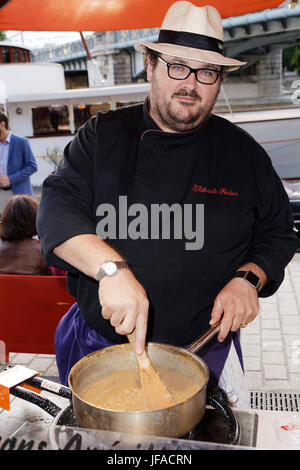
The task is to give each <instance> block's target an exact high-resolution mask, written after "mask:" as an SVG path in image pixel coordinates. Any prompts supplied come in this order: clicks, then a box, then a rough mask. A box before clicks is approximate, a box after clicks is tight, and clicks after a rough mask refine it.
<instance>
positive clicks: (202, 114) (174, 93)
mask: <svg viewBox="0 0 300 470" xmlns="http://www.w3.org/2000/svg"><path fill="white" fill-rule="evenodd" d="M161 58H162V59H163V60H165V61H166V62H169V63H180V64H183V65H187V66H189V67H191V68H194V69H197V68H210V69H211V68H215V69H216V70H220V66H217V65H212V64H206V63H203V62H197V61H194V60H184V59H179V58H178V57H171V56H167V55H165V54H161ZM147 78H148V80H149V81H150V82H151V88H150V115H151V116H152V118H153V119H154V120H155V122H156V123H157V124H158V125H159V127H161V129H163V130H165V131H166V132H184V131H189V130H192V129H195V128H196V127H199V126H200V125H201V124H203V122H205V120H206V119H207V118H208V117H209V115H210V113H211V110H212V108H213V106H214V104H215V102H216V100H217V97H218V94H219V91H220V83H221V82H220V77H219V78H218V80H217V81H216V83H214V84H213V85H204V84H202V83H199V82H198V81H197V80H196V77H195V74H194V73H191V74H190V75H189V77H188V78H186V79H185V80H174V79H172V78H170V77H169V76H168V69H167V66H166V65H165V64H163V63H161V62H160V61H159V60H158V62H157V64H156V66H155V67H153V65H152V64H151V63H150V61H149V59H148V63H147Z"/></svg>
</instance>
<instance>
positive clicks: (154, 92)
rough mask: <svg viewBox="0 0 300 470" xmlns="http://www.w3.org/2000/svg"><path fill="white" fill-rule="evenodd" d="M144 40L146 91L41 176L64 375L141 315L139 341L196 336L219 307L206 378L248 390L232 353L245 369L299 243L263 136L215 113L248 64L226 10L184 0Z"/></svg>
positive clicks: (87, 128)
mask: <svg viewBox="0 0 300 470" xmlns="http://www.w3.org/2000/svg"><path fill="white" fill-rule="evenodd" d="M135 47H136V49H137V50H139V51H142V52H144V53H145V54H146V58H145V63H146V70H147V77H148V80H149V81H150V93H149V96H148V98H147V99H146V100H145V103H143V104H138V105H135V106H130V107H123V108H120V109H118V110H115V111H109V112H108V113H104V114H102V113H99V114H97V116H95V117H93V118H91V119H90V120H88V121H87V123H86V124H85V125H84V126H83V127H82V128H81V129H79V131H78V134H77V136H76V137H75V138H74V140H73V141H72V142H71V143H70V144H69V145H68V146H67V148H66V149H65V158H64V164H63V165H62V166H61V167H60V168H59V169H58V171H57V173H56V175H51V176H50V177H48V178H47V179H46V181H45V182H44V186H43V193H42V199H41V204H40V210H39V216H38V230H39V235H40V238H41V239H42V242H43V252H44V255H45V258H46V261H47V263H48V264H49V265H54V266H57V267H59V268H62V269H66V270H68V272H69V274H68V286H69V290H70V292H71V293H72V295H73V296H74V297H75V298H76V300H77V303H76V304H75V305H74V306H73V307H72V308H71V309H70V311H69V312H68V313H67V314H66V315H65V316H64V318H63V319H62V320H61V322H60V324H59V326H58V328H57V332H56V338H55V345H56V355H57V363H58V367H59V371H60V377H61V380H62V382H63V383H66V382H67V377H68V372H69V370H70V368H71V367H72V365H73V364H74V363H75V362H77V361H78V360H79V359H80V358H81V357H83V356H85V355H86V354H88V353H90V352H92V351H94V350H97V349H101V348H102V347H106V346H109V345H112V344H116V343H122V342H125V341H126V336H125V335H126V334H128V333H130V332H131V331H133V330H134V329H135V330H136V351H137V352H138V353H140V352H141V351H142V350H143V348H144V344H145V339H146V340H148V341H156V342H162V343H170V344H174V345H179V346H187V345H188V344H190V343H192V342H193V341H194V340H195V339H197V338H198V337H200V336H201V335H202V334H203V333H204V332H205V331H206V330H207V329H208V328H209V325H212V324H214V323H216V322H217V321H218V320H219V319H221V318H222V321H221V327H220V332H219V335H218V338H215V339H214V340H212V341H211V342H210V343H209V344H207V345H206V346H205V347H204V349H203V350H201V352H200V354H201V356H202V357H203V358H204V360H205V361H206V363H207V364H208V367H209V369H210V382H209V384H208V387H213V386H215V385H217V384H218V383H221V385H222V386H224V388H225V389H226V390H227V391H228V392H230V393H231V394H235V395H239V394H240V388H241V386H242V385H241V384H239V383H238V381H237V380H236V376H235V386H234V387H233V388H234V390H233V388H232V387H231V385H229V384H228V373H227V375H226V374H225V372H226V367H227V366H226V364H228V361H229V358H230V361H231V362H232V361H233V362H234V367H236V368H237V370H238V369H239V370H241V364H242V357H241V350H240V344H239V328H240V327H241V326H245V325H246V324H248V323H249V322H251V321H252V320H253V319H254V318H255V317H256V316H257V314H258V296H262V297H266V296H269V295H272V294H273V293H274V292H275V291H276V290H277V289H278V287H279V285H280V284H281V282H282V280H283V277H284V269H285V266H286V265H287V264H288V262H289V261H290V260H291V258H292V256H293V254H294V252H295V250H296V248H297V246H298V241H297V236H296V234H295V233H294V231H293V221H292V216H291V212H290V206H289V201H288V199H287V196H286V194H285V191H284V189H283V187H282V185H281V182H280V180H279V178H278V176H277V175H276V173H275V172H274V170H273V168H272V165H271V162H270V159H269V157H268V156H267V155H266V153H265V152H264V150H263V149H262V148H261V147H260V146H259V145H258V144H257V143H256V142H255V141H254V140H253V139H252V138H251V137H250V136H248V135H247V134H246V133H244V132H243V131H242V130H241V129H239V128H238V127H236V126H234V125H233V124H231V123H230V122H229V121H227V120H226V119H222V118H220V117H218V116H215V115H213V114H212V109H213V106H214V104H215V102H216V99H217V97H218V93H219V90H220V85H221V80H222V75H223V74H224V72H229V71H231V70H234V69H237V68H239V67H240V66H241V65H243V63H242V62H239V61H238V60H235V59H231V58H228V57H225V56H224V54H223V28H222V20H221V18H220V15H219V13H218V12H217V10H216V9H215V8H213V7H211V6H204V7H196V6H195V5H193V4H192V3H190V2H186V1H179V2H176V3H174V4H173V5H172V6H171V7H170V9H169V10H168V12H167V14H166V16H165V19H164V21H163V24H162V28H161V31H160V34H159V38H158V42H157V43H151V42H138V43H136V44H135ZM158 207H159V208H160V210H161V214H163V216H162V218H161V219H159V222H160V225H159V224H158V225H155V224H153V220H154V218H153V217H154V216H153V214H154V212H155V210H157V208H158ZM178 214H179V215H181V216H182V218H178ZM166 216H169V217H166ZM157 220H158V219H156V221H157ZM171 223H173V226H172V227H171V226H170V225H171ZM180 224H181V225H180ZM182 224H183V225H182ZM150 227H151V228H150ZM195 227H196V229H195ZM192 239H193V241H192V242H191V240H192ZM237 357H238V358H239V359H237ZM224 374H225V375H224ZM240 406H243V404H242V403H241V404H240Z"/></svg>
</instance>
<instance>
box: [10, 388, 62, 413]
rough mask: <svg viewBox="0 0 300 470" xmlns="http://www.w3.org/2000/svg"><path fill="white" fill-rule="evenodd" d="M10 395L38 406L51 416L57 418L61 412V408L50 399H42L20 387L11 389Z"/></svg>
mask: <svg viewBox="0 0 300 470" xmlns="http://www.w3.org/2000/svg"><path fill="white" fill-rule="evenodd" d="M10 393H11V394H12V395H14V396H15V397H18V398H21V399H22V400H26V401H29V402H30V403H33V404H34V405H37V406H38V407H39V408H41V409H42V410H45V411H46V412H47V413H49V415H51V416H53V417H55V416H56V415H58V413H59V412H60V411H61V408H59V406H57V405H55V403H53V402H52V401H50V400H48V398H45V397H41V396H40V395H38V394H37V393H35V392H31V391H30V390H27V389H26V388H23V387H20V386H19V385H17V386H16V387H13V388H11V389H10Z"/></svg>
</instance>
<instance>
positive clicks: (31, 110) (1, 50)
mask: <svg viewBox="0 0 300 470" xmlns="http://www.w3.org/2000/svg"><path fill="white" fill-rule="evenodd" d="M0 57H1V59H2V62H1V59H0V105H1V103H2V106H3V107H4V108H5V110H6V112H7V113H8V114H9V119H10V128H11V130H12V132H13V133H15V134H18V135H23V136H26V137H27V138H28V140H29V142H30V146H31V148H32V151H33V154H34V156H35V158H36V160H37V164H38V171H37V172H36V173H35V174H33V175H32V177H31V181H32V184H33V186H34V187H40V186H41V184H42V182H43V180H44V179H45V178H46V177H47V176H48V175H49V174H50V173H51V172H52V171H53V169H54V168H53V165H52V164H51V163H49V160H47V159H46V158H45V157H46V156H47V154H51V153H52V154H53V153H54V154H55V153H56V154H62V152H63V149H64V147H65V146H66V145H67V143H68V142H69V141H70V140H71V139H72V138H73V137H74V135H75V134H76V132H77V129H78V127H79V126H80V125H82V124H83V122H84V121H85V120H86V119H88V118H89V117H90V116H91V115H94V114H95V113H96V112H97V111H105V110H107V109H114V108H116V107H120V106H123V105H126V104H132V103H137V102H141V101H143V100H144V99H145V97H146V96H147V94H148V92H149V83H132V84H125V85H115V86H105V84H104V86H101V87H89V88H76V89H66V84H65V78H64V69H63V67H62V66H61V65H60V64H57V63H49V62H47V63H41V62H32V57H31V55H30V51H29V50H27V49H25V48H21V47H20V46H13V45H12V44H7V43H3V42H2V43H0ZM5 57H6V59H8V60H7V61H4V60H3V58H5ZM20 77H21V79H20ZM1 83H2V87H1ZM1 90H2V92H1ZM1 96H2V98H1ZM216 114H218V115H220V116H222V117H224V118H226V119H228V120H230V121H231V122H233V123H234V124H236V125H238V126H240V127H241V128H242V129H244V130H245V131H246V132H248V133H249V134H250V135H252V136H253V137H254V138H255V139H256V140H257V141H258V142H259V143H260V144H261V145H262V146H263V147H264V149H265V150H266V152H267V153H268V154H269V156H270V158H271V160H272V162H273V165H274V168H275V169H276V171H277V173H278V174H279V176H280V177H281V178H284V179H290V180H297V179H300V106H297V105H295V104H291V106H286V107H285V108H284V107H278V108H273V109H270V108H269V109H260V110H255V109H253V110H243V111H239V112H232V110H231V109H230V108H229V109H228V111H226V112H218V110H217V109H216Z"/></svg>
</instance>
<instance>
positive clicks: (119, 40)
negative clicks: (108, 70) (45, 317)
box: [33, 5, 300, 79]
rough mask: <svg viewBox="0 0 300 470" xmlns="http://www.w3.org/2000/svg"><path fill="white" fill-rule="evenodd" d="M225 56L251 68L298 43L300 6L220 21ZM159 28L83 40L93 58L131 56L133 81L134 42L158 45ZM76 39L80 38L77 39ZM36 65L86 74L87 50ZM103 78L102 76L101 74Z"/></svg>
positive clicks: (44, 52) (66, 49)
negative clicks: (52, 65) (57, 66)
mask: <svg viewBox="0 0 300 470" xmlns="http://www.w3.org/2000/svg"><path fill="white" fill-rule="evenodd" d="M223 28H224V42H225V44H224V46H225V55H227V56H230V57H235V58H240V59H243V60H246V61H247V63H248V65H247V66H246V67H250V66H251V65H252V64H254V63H256V62H258V61H259V60H260V59H261V58H262V57H263V56H265V55H267V54H269V53H272V52H274V51H278V50H282V49H285V48H287V47H289V46H292V45H294V44H297V43H300V5H298V6H296V7H295V8H293V9H289V8H287V7H286V6H285V7H281V8H275V9H270V10H265V11H262V12H256V13H249V14H246V15H242V16H236V17H231V18H225V19H223ZM158 33H159V28H147V29H140V30H122V31H109V32H95V33H94V34H93V35H92V36H89V37H88V38H87V39H86V42H87V45H88V48H89V50H90V53H91V56H92V57H96V58H97V57H99V56H101V55H102V56H103V55H105V56H106V57H107V56H109V55H118V54H120V53H121V52H122V51H124V50H126V51H127V53H129V54H130V55H131V56H132V78H133V79H134V78H135V77H137V76H139V74H140V73H141V71H142V68H143V67H142V61H141V60H140V59H139V58H138V56H139V55H140V53H138V52H136V51H135V49H134V47H133V44H134V42H135V41H137V40H145V41H154V42H155V41H157V38H158ZM78 37H79V36H78ZM33 52H34V57H35V60H36V61H41V62H44V61H47V62H57V63H60V64H62V65H63V66H64V69H65V71H66V72H70V71H79V70H87V54H86V49H85V47H84V45H83V43H82V41H81V40H80V38H79V39H78V41H74V42H71V43H67V44H64V45H60V46H57V47H55V46H53V47H49V48H45V49H38V50H35V51H33ZM104 75H105V73H104Z"/></svg>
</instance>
